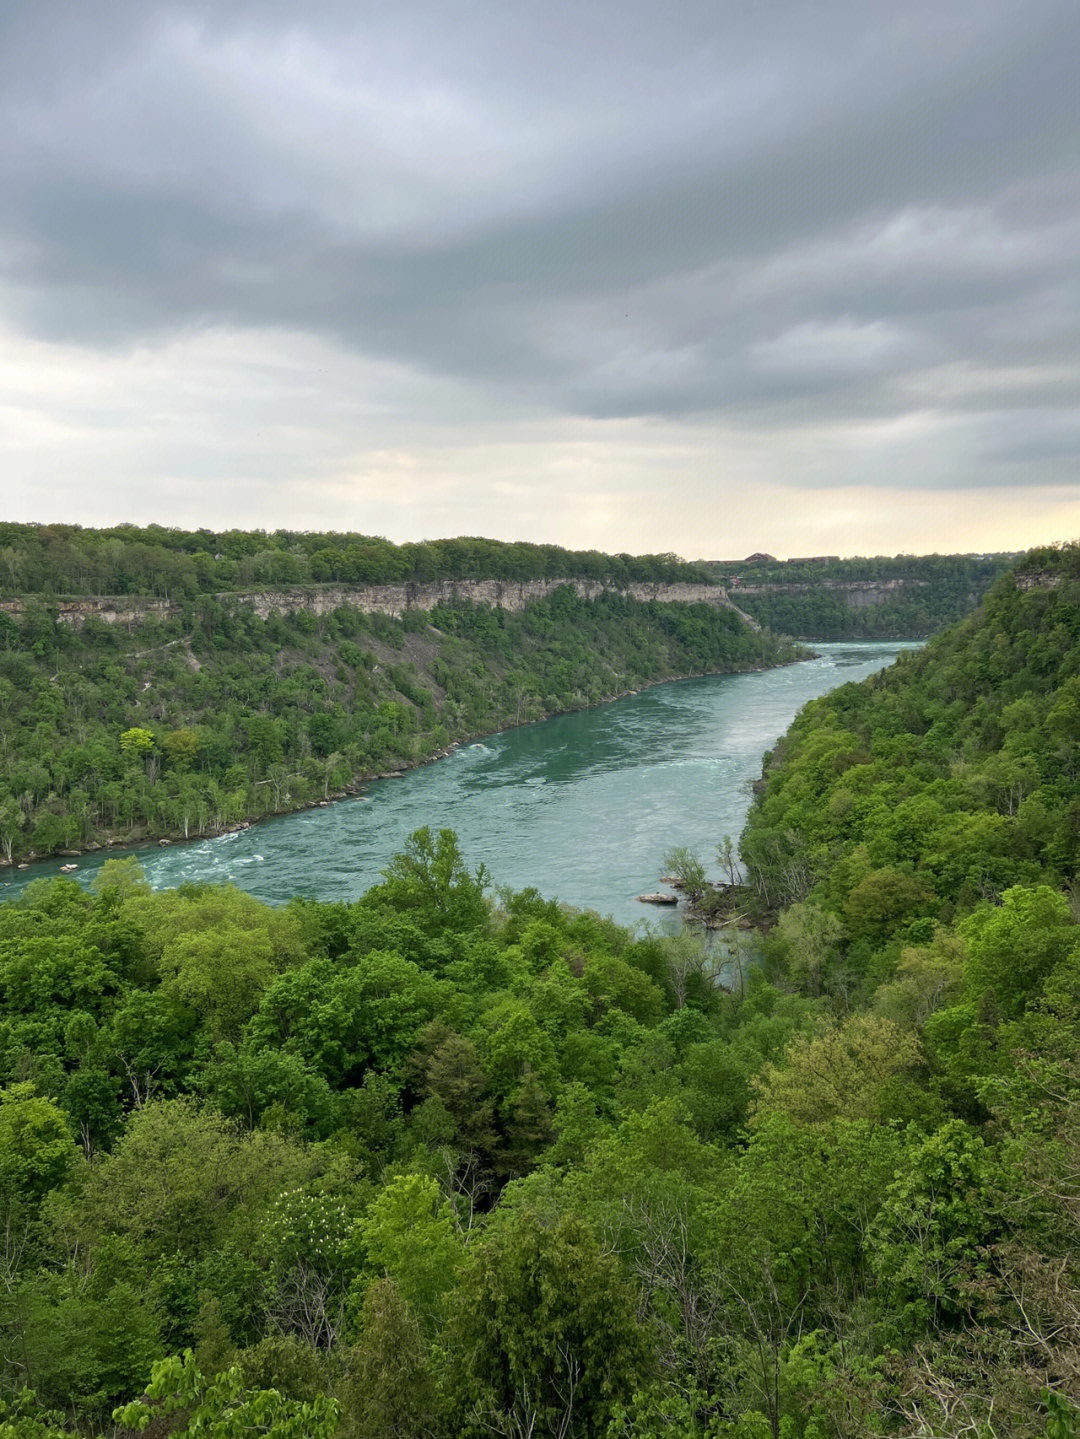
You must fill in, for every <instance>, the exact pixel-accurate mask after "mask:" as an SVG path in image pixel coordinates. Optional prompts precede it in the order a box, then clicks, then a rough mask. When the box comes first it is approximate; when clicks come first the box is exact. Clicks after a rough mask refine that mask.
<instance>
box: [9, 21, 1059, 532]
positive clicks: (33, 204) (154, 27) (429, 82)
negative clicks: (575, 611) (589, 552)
mask: <svg viewBox="0 0 1080 1439" xmlns="http://www.w3.org/2000/svg"><path fill="white" fill-rule="evenodd" d="M1078 62H1080V8H1078V7H1077V6H1076V4H1075V0H1023V3H1017V0H877V3H870V4H866V3H855V0H818V3H814V4H810V3H809V0H766V3H762V4H759V5H754V6H746V5H737V4H734V3H717V0H708V3H706V0H702V3H700V4H699V3H696V0H686V3H683V4H681V5H679V6H677V7H674V9H672V10H669V11H667V12H662V11H659V10H657V8H656V7H655V6H646V5H644V4H637V3H629V4H628V3H625V0H624V3H620V4H618V5H615V4H614V3H610V4H609V3H597V4H593V5H590V6H581V5H575V6H569V5H564V4H557V5H555V6H554V7H553V6H551V5H548V6H544V7H541V6H539V5H536V4H533V5H525V4H517V3H513V0H501V3H499V4H497V5H496V4H495V3H494V0H471V3H469V4H467V5H465V6H460V5H458V6H449V5H446V4H437V3H431V0H415V3H412V0H408V3H403V4H400V5H397V6H394V7H356V6H353V5H346V4H344V3H337V0H323V3H316V4H312V5H308V6H305V7H303V8H302V9H301V7H298V6H295V5H285V4H281V3H274V0H263V3H260V4H258V5H256V4H254V3H251V0H218V3H215V4H213V5H210V4H209V0H201V3H200V0H177V3H174V4H159V3H154V0H140V3H138V4H136V3H134V0H112V3H109V0H106V3H103V4H101V5H96V6H93V7H86V6H77V5H74V4H72V3H70V0H68V3H63V0H37V3H30V0H8V3H7V4H6V5H5V6H4V7H3V9H2V11H0V193H2V194H3V196H4V202H3V205H2V206H0V475H2V491H0V494H2V500H0V505H2V509H0V515H2V517H3V518H8V519H40V520H50V519H51V520H71V521H79V522H82V523H99V524H104V523H112V522H118V521H122V520H137V521H150V520H154V521H158V522H161V523H166V524H186V525H211V526H222V527H223V526H231V525H249V526H256V525H261V526H265V527H268V528H273V527H276V526H279V525H285V526H290V527H295V528H337V529H343V528H352V529H358V530H363V531H366V532H369V533H381V534H386V535H388V536H389V537H390V538H392V539H398V540H401V539H417V538H423V537H430V536H435V535H445V534H463V533H472V534H486V535H490V536H492V537H494V538H504V539H511V538H523V539H536V540H553V541H556V542H560V543H563V544H567V545H574V546H596V547H598V548H604V549H612V550H618V549H628V550H655V549H673V550H676V551H679V552H680V553H683V554H686V555H689V556H698V555H708V556H713V555H717V556H719V555H738V554H740V553H745V552H748V551H750V550H752V549H758V548H767V549H769V550H771V551H773V552H776V553H780V554H784V553H795V554H799V553H819V552H822V551H827V552H830V553H851V552H867V551H873V552H895V551H897V550H912V551H930V550H970V549H975V550H991V549H1016V548H1021V547H1023V546H1025V545H1028V544H1034V543H1037V542H1039V541H1043V540H1050V539H1060V538H1069V537H1073V536H1075V535H1076V534H1077V533H1080V463H1078V461H1080V243H1078V242H1080V144H1078V141H1080V104H1078V102H1077V89H1076V72H1077V65H1078Z"/></svg>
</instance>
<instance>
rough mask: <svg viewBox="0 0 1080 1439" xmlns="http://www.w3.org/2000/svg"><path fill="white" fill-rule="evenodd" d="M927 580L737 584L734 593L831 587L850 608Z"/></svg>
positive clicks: (799, 591)
mask: <svg viewBox="0 0 1080 1439" xmlns="http://www.w3.org/2000/svg"><path fill="white" fill-rule="evenodd" d="M928 583H929V581H928V580H813V581H810V580H805V581H797V582H793V583H792V584H781V583H777V584H763V585H753V584H751V585H739V587H738V588H737V589H736V591H735V593H736V595H798V594H805V593H808V592H811V591H812V592H814V593H815V594H816V593H818V592H820V591H821V590H834V591H836V592H838V593H839V594H842V595H843V598H844V600H845V602H846V603H847V604H849V605H850V606H851V608H852V609H856V610H859V609H865V608H866V607H867V606H868V605H880V604H882V603H883V602H884V601H885V600H888V599H893V598H895V597H896V595H897V593H898V592H899V591H902V590H906V589H925V588H926V586H927V584H928Z"/></svg>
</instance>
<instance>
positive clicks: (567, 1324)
mask: <svg viewBox="0 0 1080 1439" xmlns="http://www.w3.org/2000/svg"><path fill="white" fill-rule="evenodd" d="M450 1338H451V1344H452V1363H453V1366H454V1389H455V1402H456V1403H457V1404H458V1405H460V1409H459V1412H460V1413H461V1414H462V1415H463V1416H465V1415H467V1416H469V1418H470V1419H471V1420H472V1423H473V1424H474V1425H475V1426H477V1427H479V1428H481V1429H484V1430H486V1431H487V1432H493V1433H496V1434H505V1435H508V1436H525V1435H530V1434H537V1435H539V1434H550V1435H553V1436H555V1435H557V1436H569V1435H571V1434H578V1433H580V1434H598V1433H603V1432H604V1428H605V1426H606V1424H607V1421H608V1419H609V1418H610V1417H611V1414H612V1411H613V1405H614V1404H615V1403H616V1402H618V1401H619V1400H625V1399H628V1398H629V1396H630V1395H631V1394H632V1393H633V1391H634V1389H635V1387H636V1386H637V1384H638V1383H639V1382H640V1380H641V1378H642V1377H643V1375H644V1374H645V1373H646V1372H647V1369H648V1364H649V1359H650V1355H649V1349H648V1343H647V1337H646V1334H645V1331H644V1330H643V1329H642V1327H641V1326H640V1325H639V1324H638V1322H637V1318H636V1315H635V1312H634V1300H633V1295H632V1293H631V1291H630V1289H629V1288H628V1287H627V1286H626V1285H625V1284H624V1282H623V1281H622V1279H621V1278H620V1277H619V1273H618V1268H617V1265H616V1262H615V1260H614V1258H613V1257H612V1256H611V1255H609V1254H604V1253H602V1252H601V1250H600V1246H599V1244H598V1243H597V1240H596V1236H595V1234H594V1233H593V1232H592V1231H591V1230H590V1229H589V1228H588V1227H587V1226H586V1225H585V1224H583V1223H582V1221H581V1220H580V1219H577V1218H574V1217H571V1216H566V1217H564V1218H562V1219H558V1220H555V1221H553V1222H550V1223H549V1222H545V1221H544V1220H543V1219H542V1218H541V1217H540V1215H539V1214H537V1213H536V1212H535V1211H534V1210H532V1209H523V1210H518V1211H515V1212H513V1213H511V1214H508V1215H506V1216H505V1217H503V1218H502V1219H501V1221H500V1223H498V1224H497V1225H496V1226H494V1227H493V1228H492V1229H491V1230H490V1231H489V1233H488V1235H487V1236H486V1237H485V1239H484V1240H483V1242H482V1243H480V1244H479V1245H477V1246H475V1247H474V1248H473V1250H472V1251H471V1253H470V1257H469V1259H468V1261H467V1262H466V1265H465V1268H464V1270H463V1272H462V1277H461V1284H460V1286H459V1288H458V1290H457V1291H456V1294H455V1300H454V1307H453V1313H452V1317H451V1328H450Z"/></svg>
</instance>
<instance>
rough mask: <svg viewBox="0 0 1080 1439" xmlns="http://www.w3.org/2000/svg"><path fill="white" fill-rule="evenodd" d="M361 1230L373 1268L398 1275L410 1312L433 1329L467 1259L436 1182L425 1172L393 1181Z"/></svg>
mask: <svg viewBox="0 0 1080 1439" xmlns="http://www.w3.org/2000/svg"><path fill="white" fill-rule="evenodd" d="M360 1233H361V1237H362V1240H363V1243H364V1247H365V1248H366V1250H367V1254H368V1260H369V1262H370V1264H371V1265H372V1267H373V1268H374V1269H375V1270H376V1272H380V1271H381V1273H383V1274H384V1275H386V1276H387V1277H388V1278H389V1279H392V1280H393V1282H394V1285H395V1287H396V1289H397V1292H398V1293H399V1294H400V1295H401V1297H402V1299H403V1300H404V1301H405V1303H406V1304H407V1305H408V1306H409V1308H410V1310H412V1312H413V1313H414V1314H416V1316H417V1317H418V1318H419V1319H420V1320H421V1321H422V1322H423V1323H424V1324H425V1325H426V1326H427V1327H429V1328H430V1327H432V1326H433V1325H434V1323H435V1320H436V1319H437V1318H438V1317H439V1315H440V1313H441V1310H442V1305H443V1299H444V1296H445V1294H446V1293H447V1291H448V1290H449V1289H451V1288H452V1287H453V1284H454V1277H455V1274H456V1271H457V1269H458V1266H459V1264H460V1261H461V1258H462V1249H461V1244H460V1242H459V1240H458V1238H457V1234H456V1227H455V1224H454V1219H453V1215H452V1214H451V1212H450V1206H449V1205H448V1204H447V1202H446V1200H445V1199H444V1198H443V1195H442V1193H441V1191H440V1190H439V1186H438V1185H437V1184H436V1182H435V1181H434V1180H433V1179H428V1178H426V1177H424V1176H422V1175H419V1174H403V1175H399V1176H398V1178H396V1179H393V1180H391V1181H390V1183H389V1184H388V1185H386V1187H385V1188H384V1189H383V1190H382V1191H381V1192H380V1193H379V1194H378V1195H377V1196H376V1197H375V1199H374V1200H373V1201H372V1203H371V1205H370V1207H369V1209H368V1212H367V1215H366V1217H365V1219H364V1220H363V1222H362V1224H361V1230H360Z"/></svg>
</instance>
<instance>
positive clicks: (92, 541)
mask: <svg viewBox="0 0 1080 1439" xmlns="http://www.w3.org/2000/svg"><path fill="white" fill-rule="evenodd" d="M460 579H473V580H488V579H495V580H540V579H586V580H599V581H602V582H603V583H604V584H608V585H612V586H615V587H618V586H619V585H625V584H630V583H633V582H643V583H658V582H668V581H673V580H691V581H696V582H698V583H708V582H709V580H710V575H709V574H708V573H707V571H706V570H705V569H703V568H702V567H701V566H697V565H689V564H686V563H685V562H684V561H683V560H680V559H679V557H678V556H677V555H606V554H601V553H600V552H599V551H598V550H564V549H561V548H560V547H559V546H558V545H530V544H524V543H518V544H502V543H500V542H499V541H498V540H485V539H455V540H425V541H423V542H421V543H418V544H404V545H395V544H391V543H390V541H389V540H384V539H379V538H377V537H374V536H370V535H358V534H334V533H316V532H299V531H293V530H274V531H273V533H271V534H267V533H266V532H265V531H264V530H228V531H226V532H224V533H216V532H214V531H213V530H172V529H165V528H163V527H162V526H160V525H148V526H146V527H145V528H140V527H138V526H136V525H118V526H116V527H115V528H113V529H107V530H94V529H83V528H81V527H80V526H78V525H16V524H0V596H3V595H5V594H8V595H26V594H33V595H39V596H44V597H47V598H51V597H54V596H60V595H159V596H167V597H169V598H170V599H173V600H181V601H182V600H185V599H189V600H190V599H194V597H195V596H196V595H200V594H213V593H216V592H222V593H224V592H227V591H229V590H235V589H251V588H265V587H272V586H275V585H309V584H322V583H326V582H328V581H337V582H339V583H345V584H361V585H376V584H392V583H402V582H403V581H416V582H418V583H425V582H431V581H436V580H460Z"/></svg>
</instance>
